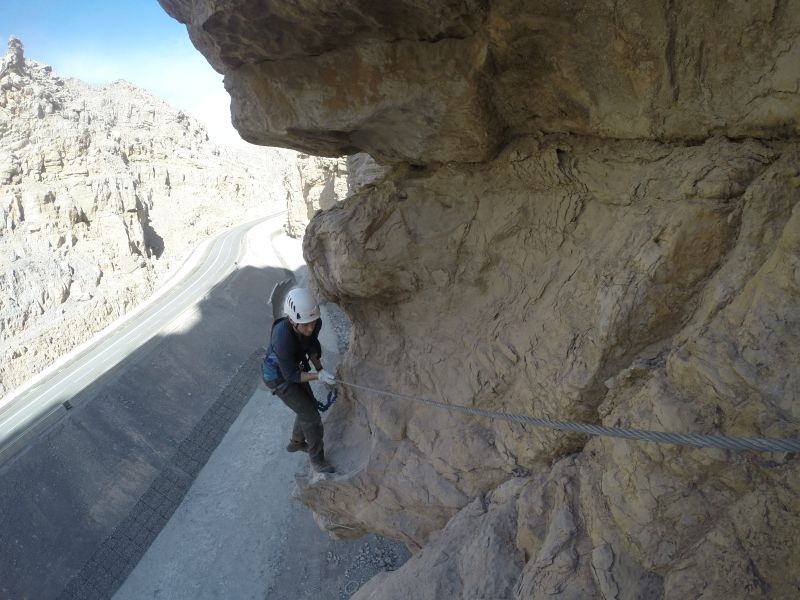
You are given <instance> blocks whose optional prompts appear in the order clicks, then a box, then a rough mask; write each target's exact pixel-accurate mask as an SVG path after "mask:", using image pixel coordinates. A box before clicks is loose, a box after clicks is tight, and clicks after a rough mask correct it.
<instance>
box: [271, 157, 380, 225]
mask: <svg viewBox="0 0 800 600" xmlns="http://www.w3.org/2000/svg"><path fill="white" fill-rule="evenodd" d="M294 165H295V168H289V169H288V170H287V173H286V177H285V179H284V186H285V187H286V208H287V217H286V232H287V233H288V234H289V235H290V236H292V237H295V238H302V237H303V235H305V231H306V227H307V226H308V223H309V221H310V220H311V217H313V216H314V215H315V214H316V213H317V211H319V210H327V209H329V208H332V207H333V206H334V205H335V204H336V203H337V202H341V201H342V200H344V199H345V198H347V197H349V196H352V195H353V194H355V193H356V192H358V191H359V190H361V189H362V188H364V187H365V186H367V185H370V184H373V183H375V182H377V181H378V180H380V179H382V178H383V177H384V175H385V174H386V170H385V169H384V168H382V167H381V166H380V165H378V164H377V163H375V161H374V160H372V157H371V156H369V155H368V154H364V153H360V154H354V155H352V156H347V157H339V158H323V157H321V156H311V155H308V154H297V155H296V157H295V161H294Z"/></svg>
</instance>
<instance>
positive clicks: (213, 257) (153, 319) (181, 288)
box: [0, 211, 285, 465]
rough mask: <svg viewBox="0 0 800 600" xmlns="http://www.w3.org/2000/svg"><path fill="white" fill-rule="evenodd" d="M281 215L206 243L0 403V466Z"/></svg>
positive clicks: (174, 316)
mask: <svg viewBox="0 0 800 600" xmlns="http://www.w3.org/2000/svg"><path fill="white" fill-rule="evenodd" d="M284 214H285V211H281V212H278V213H275V214H272V215H269V216H267V217H263V218H260V219H258V220H255V221H250V222H248V223H243V224H241V225H237V226H235V227H232V228H230V229H228V230H226V231H224V232H222V233H220V234H218V235H217V236H215V237H214V238H211V239H210V240H207V241H206V242H204V243H203V244H201V245H200V246H198V248H197V249H196V250H195V251H194V252H193V253H192V255H191V256H190V257H189V258H188V259H187V261H186V262H185V264H184V266H183V267H182V268H181V269H180V270H179V272H177V273H176V274H175V275H174V276H173V277H172V279H170V280H169V281H167V282H166V284H165V285H164V286H162V288H160V289H159V290H157V292H156V293H155V294H154V295H153V296H152V297H151V298H150V299H148V300H147V301H146V302H145V303H143V304H142V305H140V306H139V307H137V308H136V309H134V310H133V311H131V312H130V313H128V314H126V315H125V316H124V317H123V318H121V319H119V320H117V321H115V322H114V323H112V324H111V325H109V326H108V327H107V328H105V329H104V330H103V331H101V332H100V333H98V334H97V335H96V336H94V337H93V338H92V339H90V340H89V341H88V342H86V343H84V344H82V345H81V346H80V347H79V348H77V349H76V350H74V351H73V352H71V353H70V354H69V355H68V356H66V357H63V358H62V359H60V360H59V361H58V362H57V363H56V364H55V365H54V366H53V367H51V368H50V369H47V370H46V371H45V372H43V373H41V374H40V375H38V376H37V377H35V378H34V380H33V381H30V382H28V383H27V384H25V385H23V386H21V387H20V388H18V389H17V390H13V391H12V392H11V393H10V394H8V395H7V396H6V397H4V398H3V399H2V400H0V465H2V463H4V462H5V461H6V460H8V459H9V458H10V457H11V456H13V455H14V454H15V453H16V452H18V451H19V450H20V449H22V448H23V447H24V446H25V444H26V443H29V442H30V441H31V440H32V439H34V438H35V436H36V433H37V431H38V430H40V429H42V428H44V427H46V426H47V424H48V423H50V422H51V421H52V420H53V419H54V418H57V415H58V413H60V412H63V411H65V410H67V407H66V406H65V405H64V402H65V401H68V400H69V399H71V398H73V397H75V396H76V395H77V394H78V393H79V392H80V391H81V390H83V389H84V388H86V386H88V385H89V384H91V383H92V382H94V381H96V380H97V379H98V378H99V377H100V376H102V375H103V374H104V373H107V372H108V371H109V370H110V369H112V368H113V367H114V366H116V365H117V364H119V363H120V362H121V361H123V360H124V359H125V358H126V357H127V356H128V355H130V354H131V353H132V352H133V351H135V350H136V349H138V348H140V347H142V346H143V345H144V344H145V343H146V342H148V341H149V340H150V339H152V338H153V337H154V336H156V335H159V334H161V333H164V332H165V331H168V330H169V328H170V326H171V325H172V324H173V323H174V322H175V321H176V320H178V319H179V318H180V317H181V316H182V315H184V313H185V312H187V311H189V310H191V309H192V308H193V307H194V306H195V305H196V304H197V303H198V302H199V301H200V300H201V299H203V297H204V296H206V294H207V293H208V291H209V290H210V289H211V288H212V287H213V286H214V285H216V284H217V283H218V282H219V281H221V280H222V278H223V277H225V276H226V275H228V274H229V273H230V272H231V271H232V270H233V269H234V268H235V266H236V262H237V259H238V257H239V254H240V251H241V245H242V241H243V239H244V238H245V235H246V234H247V233H248V232H249V231H250V230H251V229H252V228H253V227H255V226H256V225H259V224H260V223H263V222H265V221H270V220H276V219H278V218H279V217H282V216H283V215H284ZM276 222H279V221H276Z"/></svg>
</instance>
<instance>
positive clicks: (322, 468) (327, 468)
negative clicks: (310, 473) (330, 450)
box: [311, 458, 336, 473]
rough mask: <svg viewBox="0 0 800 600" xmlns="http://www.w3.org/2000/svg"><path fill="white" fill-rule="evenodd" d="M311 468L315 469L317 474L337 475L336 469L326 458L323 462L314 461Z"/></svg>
mask: <svg viewBox="0 0 800 600" xmlns="http://www.w3.org/2000/svg"><path fill="white" fill-rule="evenodd" d="M311 468H312V469H314V470H315V471H316V472H317V473H335V472H336V469H334V468H333V465H332V464H331V463H329V462H328V461H327V460H325V459H324V458H323V459H322V460H312V461H311Z"/></svg>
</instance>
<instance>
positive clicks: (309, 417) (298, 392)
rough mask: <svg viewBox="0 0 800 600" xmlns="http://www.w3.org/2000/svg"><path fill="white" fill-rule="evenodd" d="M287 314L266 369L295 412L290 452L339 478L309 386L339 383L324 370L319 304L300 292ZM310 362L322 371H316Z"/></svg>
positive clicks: (289, 299)
mask: <svg viewBox="0 0 800 600" xmlns="http://www.w3.org/2000/svg"><path fill="white" fill-rule="evenodd" d="M283 312H284V314H285V315H286V316H285V317H281V318H280V319H276V320H275V322H274V323H273V324H272V335H271V339H270V345H269V347H268V348H267V356H266V357H265V358H264V362H263V363H262V365H261V376H262V378H263V379H264V383H265V384H266V385H267V387H268V388H270V389H271V390H272V393H273V394H276V395H277V396H278V397H279V398H280V399H281V400H282V401H283V403H284V404H285V405H286V406H288V407H289V408H290V409H292V411H294V412H295V414H296V415H297V417H296V418H295V420H294V428H293V429H292V437H291V439H290V440H289V444H288V445H287V446H286V450H288V451H289V452H297V451H298V450H302V451H303V452H308V455H309V458H310V459H311V467H312V468H313V469H314V470H315V471H317V472H318V473H333V472H334V468H333V465H331V464H330V463H329V462H328V461H327V460H326V459H325V450H324V447H323V442H322V434H323V428H322V419H321V418H320V415H319V411H318V410H317V402H316V399H315V398H314V393H313V392H312V391H311V386H310V385H309V384H308V382H309V381H314V380H315V379H318V380H319V381H321V382H322V383H324V384H326V385H333V384H334V383H335V379H334V377H333V375H331V374H330V373H329V372H327V371H325V370H323V368H322V362H321V360H320V358H321V356H322V348H321V347H320V344H319V339H318V336H319V331H320V329H321V327H322V319H320V312H319V304H318V303H317V301H316V299H315V298H314V296H313V295H312V293H311V291H310V290H308V289H306V288H295V289H293V290H290V291H289V293H288V294H287V295H286V300H285V302H284V304H283ZM309 361H310V362H311V363H312V364H313V365H314V368H315V369H316V372H313V371H311V367H310V366H309Z"/></svg>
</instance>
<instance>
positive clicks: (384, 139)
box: [161, 0, 800, 599]
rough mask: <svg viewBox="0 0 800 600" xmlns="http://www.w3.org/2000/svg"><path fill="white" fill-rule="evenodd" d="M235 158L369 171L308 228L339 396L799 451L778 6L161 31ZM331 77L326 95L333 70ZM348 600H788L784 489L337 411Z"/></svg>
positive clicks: (794, 148) (433, 421)
mask: <svg viewBox="0 0 800 600" xmlns="http://www.w3.org/2000/svg"><path fill="white" fill-rule="evenodd" d="M161 4H162V5H163V6H164V7H165V8H166V10H167V11H168V12H170V14H172V15H173V16H175V17H177V18H178V19H179V20H181V21H182V22H184V23H186V24H187V27H188V31H189V34H190V36H191V37H192V39H193V41H194V43H195V45H196V46H197V47H198V48H199V49H200V50H201V51H202V52H203V53H204V54H205V55H206V56H207V57H208V59H209V61H210V62H211V63H212V64H213V65H214V66H215V67H217V68H218V69H219V70H220V71H221V72H224V73H225V80H226V86H227V87H228V89H229V90H230V91H231V93H232V96H233V98H234V102H233V111H234V122H235V123H236V124H237V127H238V128H239V130H240V131H241V132H242V134H243V135H244V136H245V137H246V138H247V139H250V140H252V141H255V142H259V143H278V144H281V145H286V146H291V147H295V148H298V149H301V150H303V151H306V152H313V153H317V154H322V155H337V154H342V153H351V152H354V151H356V150H362V151H366V152H368V153H370V154H371V155H372V156H374V157H375V158H376V159H377V160H378V162H379V163H381V164H384V165H387V164H390V165H391V166H392V170H391V172H390V173H389V174H388V175H387V176H386V177H385V178H384V179H383V180H381V181H380V182H378V183H376V184H375V185H374V186H371V187H369V188H366V189H364V190H362V191H361V192H359V193H357V194H355V195H354V196H352V197H350V198H348V199H346V200H344V201H343V202H341V203H339V204H337V205H336V206H333V207H332V208H331V209H329V210H326V211H323V212H321V213H320V214H318V215H317V216H316V217H315V218H314V219H313V220H312V221H311V223H310V225H309V228H308V230H307V235H306V237H305V241H304V249H305V254H306V258H307V261H308V263H309V267H310V270H311V273H312V276H313V278H314V281H315V283H316V285H317V286H318V288H319V290H320V291H321V292H322V293H323V294H324V295H325V296H326V297H327V298H329V299H332V300H334V301H336V302H337V303H339V304H340V305H341V306H342V307H343V308H344V310H345V311H346V312H347V313H348V315H349V316H350V317H351V319H352V321H353V336H352V344H351V347H350V349H349V352H348V354H347V356H346V357H345V359H344V363H343V365H342V366H341V367H340V369H339V376H340V377H341V378H342V379H343V380H345V381H350V382H356V383H359V384H361V385H364V386H368V387H371V388H378V389H388V390H392V391H394V392H397V393H400V394H405V395H413V396H422V397H428V398H432V399H436V400H440V401H444V402H448V403H452V404H462V405H467V406H476V407H480V408H482V409H488V410H499V411H504V412H511V413H523V414H530V415H535V416H541V417H550V418H554V419H559V420H579V421H589V422H596V423H602V424H605V425H613V426H621V427H629V428H639V429H653V430H661V431H677V432H686V433H721V434H725V435H732V436H747V437H758V436H764V437H794V438H797V437H798V436H800V427H798V424H797V423H798V417H800V404H798V402H797V398H798V395H799V394H800V380H798V377H797V368H796V362H797V360H796V357H797V356H798V355H800V338H798V336H797V333H796V332H797V331H798V330H800V279H798V275H797V272H798V266H797V265H798V264H800V220H799V219H800V216H799V215H798V211H800V208H798V195H797V189H798V182H799V181H800V170H798V165H799V164H800V161H799V160H798V159H800V145H798V128H799V127H800V68H798V63H800V54H798V53H800V35H798V34H800V11H797V10H796V8H797V7H794V6H792V5H791V4H786V3H750V4H746V5H741V4H737V5H735V6H734V5H713V6H711V5H708V6H706V5H696V4H695V5H691V6H690V5H681V6H678V5H676V4H674V3H666V4H664V3H656V2H643V3H642V2H640V3H633V4H628V5H620V4H614V5H609V4H603V3H590V2H574V3H566V4H565V3H562V2H537V3H526V2H518V1H513V0H507V1H492V2H485V3H484V2H481V3H478V2H466V3H465V2H449V1H447V0H442V1H440V2H435V3H425V4H422V3H415V2H399V3H394V4H393V5H392V6H391V7H387V6H384V5H383V4H376V3H371V2H362V1H359V0H352V1H348V2H344V3H339V4H337V6H336V8H335V9H329V10H322V5H321V3H319V2H317V1H314V0H309V1H305V2H272V3H270V4H269V7H268V8H267V9H266V10H265V9H264V8H263V6H262V4H261V3H255V2H249V1H246V0H239V1H233V0H231V1H228V2H217V3H214V5H213V6H211V5H209V4H208V3H205V2H199V1H194V2H193V1H191V0H161ZM334 66H335V68H334ZM343 395H344V398H343V399H342V401H340V403H339V404H337V407H336V410H334V411H333V412H332V414H331V415H330V417H329V419H328V421H327V426H326V427H327V428H326V432H327V434H328V435H329V436H330V438H331V457H332V459H333V460H334V461H335V462H336V464H337V467H338V468H339V474H338V475H337V476H336V477H333V478H330V479H323V480H319V481H314V482H311V483H308V484H306V485H304V486H302V489H301V490H300V495H301V497H302V499H303V501H304V502H306V504H308V505H309V506H310V507H311V508H313V509H314V510H315V511H316V512H317V514H318V518H319V521H320V522H321V523H322V524H323V525H324V526H326V527H327V528H328V529H329V530H330V531H331V533H333V534H334V535H338V536H341V537H348V536H352V535H359V534H360V533H362V532H365V531H377V532H380V533H382V534H385V535H390V536H393V537H395V538H398V539H401V540H403V541H404V542H405V543H406V544H407V545H408V546H409V547H410V548H412V549H413V550H414V551H415V552H416V554H415V556H414V557H413V558H412V559H411V560H409V562H408V563H407V564H406V565H405V566H404V567H403V568H401V569H400V570H399V571H398V572H396V573H393V574H389V575H385V576H383V577H382V578H381V579H379V580H375V581H373V582H371V583H370V585H369V586H367V587H365V588H363V589H362V590H361V591H360V592H359V593H358V594H357V597H358V598H372V599H377V598H404V597H415V598H439V597H445V596H447V597H463V598H543V597H549V596H555V595H557V596H559V597H565V598H607V597H617V598H651V597H654V598H659V597H663V598H685V597H689V596H690V597H698V598H722V597H730V598H790V597H794V596H795V595H796V593H797V589H798V588H800V579H798V575H797V574H796V573H795V572H794V571H793V570H791V569H786V568H785V566H786V565H791V564H795V563H796V562H797V561H798V559H800V543H798V541H797V540H796V539H795V538H796V536H794V535H793V532H794V531H796V530H797V529H798V527H799V526H800V502H799V501H798V500H797V498H798V494H797V492H798V485H800V484H799V483H798V482H800V466H799V465H800V462H799V461H798V459H797V458H796V456H794V455H791V454H779V453H776V454H771V455H770V454H763V453H734V452H727V451H720V450H712V449H695V448H688V447H679V446H669V445H656V444H652V443H643V442H630V441H624V440H617V439H612V438H591V439H588V438H586V437H584V436H579V435H573V434H563V433H558V432H553V431H549V430H545V429H536V428H532V427H528V426H522V425H514V424H509V423H506V422H502V421H492V420H488V419H485V418H477V417H470V416H465V415H462V414H456V413H449V412H444V411H439V410H436V409H433V408H431V407H428V406H425V405H421V404H415V403H412V402H409V401H407V400H398V399H392V398H388V397H386V396H383V395H380V394H376V393H372V392H366V391H364V390H355V389H353V388H347V387H345V388H344V390H343Z"/></svg>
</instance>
